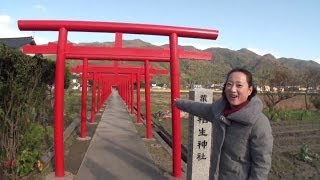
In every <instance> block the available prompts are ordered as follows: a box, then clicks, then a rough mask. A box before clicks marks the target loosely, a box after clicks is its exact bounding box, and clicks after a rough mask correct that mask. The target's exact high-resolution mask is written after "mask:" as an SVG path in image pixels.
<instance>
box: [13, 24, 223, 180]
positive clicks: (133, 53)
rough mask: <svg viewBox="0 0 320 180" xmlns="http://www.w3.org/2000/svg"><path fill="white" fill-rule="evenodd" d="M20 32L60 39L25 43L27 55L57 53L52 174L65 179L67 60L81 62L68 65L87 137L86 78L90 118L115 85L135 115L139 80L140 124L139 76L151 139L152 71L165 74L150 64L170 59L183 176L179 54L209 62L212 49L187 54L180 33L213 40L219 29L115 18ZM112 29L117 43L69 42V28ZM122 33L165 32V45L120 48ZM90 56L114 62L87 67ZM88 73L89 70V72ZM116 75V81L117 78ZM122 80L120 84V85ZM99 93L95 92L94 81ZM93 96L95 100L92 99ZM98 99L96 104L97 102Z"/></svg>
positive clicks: (176, 162) (177, 157)
mask: <svg viewBox="0 0 320 180" xmlns="http://www.w3.org/2000/svg"><path fill="white" fill-rule="evenodd" d="M18 26H19V29H20V30H25V31H58V32H59V35H58V42H57V43H49V44H48V45H38V46H25V47H24V48H23V51H24V52H25V53H33V54H35V53H41V54H56V55H57V56H56V73H55V97H54V151H55V156H54V157H55V176H56V177H64V175H65V172H64V145H63V130H64V127H63V122H64V120H63V111H64V104H63V102H64V74H65V60H66V59H78V60H83V65H82V66H78V67H75V68H73V69H72V71H74V72H81V73H82V96H81V102H82V103H81V134H80V136H81V137H80V138H86V121H87V115H86V112H87V110H86V100H87V99H86V98H87V80H88V79H92V80H93V83H94V84H93V86H92V109H91V118H90V122H94V116H95V113H96V112H97V111H98V109H100V108H101V107H102V104H103V102H104V101H105V100H106V99H107V98H108V95H109V94H110V89H111V88H110V87H112V86H117V87H118V88H119V94H120V95H121V97H122V98H123V100H124V101H125V103H126V104H127V105H128V106H129V109H130V110H131V113H133V104H134V100H133V83H137V122H138V123H140V122H141V120H140V92H139V90H140V80H141V79H140V78H141V76H144V78H145V84H146V86H145V101H146V102H145V103H146V138H147V139H150V138H152V127H151V110H150V86H148V84H150V73H153V74H165V73H167V72H166V71H163V70H162V71H161V70H156V69H154V68H150V62H169V63H170V82H171V110H172V151H173V153H172V154H173V157H172V158H173V176H174V177H181V127H180V114H179V110H178V109H177V108H176V107H175V106H174V101H175V99H177V98H179V97H180V80H179V75H180V74H179V58H180V59H202V60H211V54H210V53H204V52H190V51H184V50H181V49H178V37H189V38H201V39H213V40H215V39H217V37H218V31H217V30H209V29H199V28H188V27H175V26H162V25H150V24H130V23H115V22H92V21H62V20H19V21H18ZM72 31H78V32H105V33H116V40H115V47H92V46H91V47H89V46H73V45H72V44H68V43H67V39H68V32H72ZM122 33H127V34H144V35H158V36H169V43H170V46H169V47H170V48H169V49H146V48H123V47H122ZM89 60H109V61H110V60H116V61H114V64H113V66H105V67H103V66H89V65H88V61H89ZM118 60H120V61H143V62H144V67H122V66H119V65H118ZM88 73H89V74H88ZM115 79H116V80H115ZM120 82H121V83H120ZM95 83H97V87H98V92H96V89H95V88H96V84H95ZM96 98H97V100H96ZM96 103H97V104H96Z"/></svg>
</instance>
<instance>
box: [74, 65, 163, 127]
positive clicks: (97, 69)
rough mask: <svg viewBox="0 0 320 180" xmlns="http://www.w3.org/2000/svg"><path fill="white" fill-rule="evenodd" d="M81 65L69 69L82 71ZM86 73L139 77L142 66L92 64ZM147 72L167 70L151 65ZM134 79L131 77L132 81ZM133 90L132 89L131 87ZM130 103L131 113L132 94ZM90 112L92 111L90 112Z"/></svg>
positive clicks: (137, 80)
mask: <svg viewBox="0 0 320 180" xmlns="http://www.w3.org/2000/svg"><path fill="white" fill-rule="evenodd" d="M82 67H83V66H81V65H78V66H76V67H74V68H72V69H71V71H72V72H75V73H79V72H82V69H83V68H82ZM87 72H88V73H113V74H114V75H115V76H116V74H117V73H118V74H136V77H139V75H144V74H145V72H144V68H143V67H131V66H118V67H114V66H99V65H96V66H94V65H92V66H89V67H88V69H87ZM149 72H150V73H151V74H167V73H168V71H167V70H159V69H154V68H153V67H151V68H150V69H149ZM133 80H134V79H133V78H132V81H133ZM139 81H140V79H139V78H136V82H137V84H138V83H139ZM145 88H149V87H145ZM132 91H133V89H132ZM138 94H140V89H137V95H138ZM131 98H132V99H131V104H130V109H131V113H133V96H132V97H131ZM137 108H138V110H137V112H138V113H137V122H138V123H139V122H140V121H139V119H140V114H139V113H140V98H138V96H137ZM91 114H92V113H91ZM147 124H149V125H147V132H150V131H151V129H148V128H150V127H151V122H150V121H147Z"/></svg>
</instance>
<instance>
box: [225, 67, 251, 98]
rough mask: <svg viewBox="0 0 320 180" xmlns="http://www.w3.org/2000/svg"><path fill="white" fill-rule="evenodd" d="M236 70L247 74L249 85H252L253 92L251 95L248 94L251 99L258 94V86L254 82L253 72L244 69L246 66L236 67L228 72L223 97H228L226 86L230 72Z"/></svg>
mask: <svg viewBox="0 0 320 180" xmlns="http://www.w3.org/2000/svg"><path fill="white" fill-rule="evenodd" d="M234 72H242V73H243V74H245V75H246V77H247V82H248V85H249V87H251V86H252V93H251V94H250V96H248V100H249V101H250V100H251V98H252V97H253V96H255V95H256V94H257V88H256V87H255V85H254V84H253V78H252V74H251V72H250V71H248V70H246V69H244V68H234V69H232V70H231V71H229V72H228V74H227V78H226V82H225V83H224V84H223V89H222V98H223V99H225V100H226V99H227V97H226V93H225V87H226V84H227V81H228V79H229V76H230V74H232V73H234Z"/></svg>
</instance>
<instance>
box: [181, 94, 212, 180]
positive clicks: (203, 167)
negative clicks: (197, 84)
mask: <svg viewBox="0 0 320 180" xmlns="http://www.w3.org/2000/svg"><path fill="white" fill-rule="evenodd" d="M189 99H190V100H193V101H197V102H203V103H212V99H213V94H212V91H211V90H210V89H204V88H196V89H192V90H190V91H189ZM189 117H190V121H189V138H188V141H189V142H188V143H189V144H188V162H187V179H188V180H199V179H209V169H210V155H211V133H212V132H211V129H212V125H211V123H210V122H208V120H206V119H203V118H199V117H196V116H192V115H190V116H189Z"/></svg>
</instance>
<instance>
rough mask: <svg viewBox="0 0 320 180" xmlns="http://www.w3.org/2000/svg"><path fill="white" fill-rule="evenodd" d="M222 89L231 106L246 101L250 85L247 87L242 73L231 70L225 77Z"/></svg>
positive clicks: (250, 91) (245, 78)
mask: <svg viewBox="0 0 320 180" xmlns="http://www.w3.org/2000/svg"><path fill="white" fill-rule="evenodd" d="M224 91H225V94H226V97H227V99H228V101H229V103H230V105H231V107H233V106H236V105H239V104H242V103H243V102H245V101H247V99H248V96H250V94H251V93H252V86H251V87H249V84H248V82H247V76H246V75H245V74H244V73H242V72H233V73H231V74H230V75H229V77H228V79H227V82H226V86H225V89H224Z"/></svg>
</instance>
